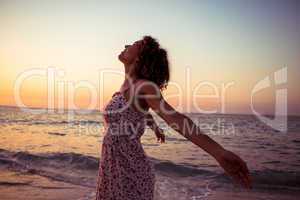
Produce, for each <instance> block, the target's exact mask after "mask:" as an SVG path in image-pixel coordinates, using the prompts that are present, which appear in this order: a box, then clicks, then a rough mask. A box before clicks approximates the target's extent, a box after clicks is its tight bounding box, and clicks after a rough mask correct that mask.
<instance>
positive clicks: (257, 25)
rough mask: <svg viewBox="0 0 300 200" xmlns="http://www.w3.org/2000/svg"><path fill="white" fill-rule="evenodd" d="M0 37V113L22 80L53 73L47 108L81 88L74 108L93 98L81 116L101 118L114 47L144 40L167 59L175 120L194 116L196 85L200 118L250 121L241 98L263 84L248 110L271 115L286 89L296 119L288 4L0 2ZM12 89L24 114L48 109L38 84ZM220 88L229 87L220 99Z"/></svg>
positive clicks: (298, 24) (39, 80)
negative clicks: (211, 115) (278, 78)
mask: <svg viewBox="0 0 300 200" xmlns="http://www.w3.org/2000/svg"><path fill="white" fill-rule="evenodd" d="M0 27H1V29H0V69H1V73H0V81H1V82H0V105H12V106H13V105H16V101H15V94H14V86H15V83H16V80H18V77H20V76H22V74H24V71H27V72H28V71H30V70H31V71H32V69H36V70H39V71H40V72H42V71H43V70H42V69H44V72H45V73H46V72H47V71H46V70H47V68H49V67H53V68H55V69H56V71H57V76H56V80H55V82H54V85H55V86H54V87H55V92H54V97H53V98H54V106H55V107H57V106H59V105H60V106H63V107H64V108H66V107H68V102H69V101H67V100H68V99H69V100H70V96H69V92H70V89H69V90H68V85H69V84H74V85H75V86H76V84H78V86H79V85H80V84H83V85H82V87H80V88H78V89H76V90H75V94H74V100H73V103H74V105H75V106H76V107H78V108H88V107H89V104H91V93H93V92H91V90H93V91H95V92H96V93H97V94H96V99H97V101H96V106H94V105H92V106H90V107H91V108H101V106H102V105H103V104H104V103H105V102H107V101H108V100H109V98H110V97H111V95H112V94H113V92H115V91H117V90H118V89H119V87H120V85H121V83H122V81H123V77H122V76H121V75H120V74H118V72H120V73H124V68H123V65H122V63H120V62H119V61H118V59H117V57H118V54H119V53H120V52H121V51H122V50H123V49H124V45H125V44H131V43H133V42H134V41H136V40H139V39H141V38H142V36H144V35H151V36H153V37H155V38H157V39H158V41H159V42H160V44H161V46H162V47H164V48H166V49H167V51H168V54H169V59H170V64H171V82H170V85H169V87H168V90H166V91H165V92H164V95H165V98H166V99H167V100H168V102H170V104H172V105H173V106H174V107H176V108H177V109H178V110H181V111H192V112H193V111H197V110H196V109H195V107H194V106H193V105H192V104H193V103H192V99H193V95H192V93H193V91H195V88H196V86H197V85H199V83H201V82H202V83H203V81H206V83H207V84H206V85H204V86H203V87H201V88H200V89H199V90H198V91H197V94H198V95H210V97H207V98H205V97H200V98H199V99H197V101H196V102H197V105H198V106H199V107H201V108H202V110H206V111H208V110H211V111H213V110H215V111H217V112H225V113H251V108H250V99H251V98H250V97H251V91H253V88H254V86H255V85H256V84H257V83H258V82H259V81H260V80H263V79H264V78H265V77H267V76H269V77H270V81H271V87H269V88H266V89H264V90H261V91H260V92H258V93H257V94H255V96H254V107H255V108H256V110H257V111H258V112H260V113H273V111H274V101H275V94H276V93H275V91H276V89H277V88H281V89H282V88H283V89H284V88H288V90H287V91H288V109H289V113H288V114H291V115H294V114H297V115H299V114H300V105H299V102H300V92H299V91H300V90H299V83H300V81H299V75H300V59H299V58H300V39H299V35H300V1H297V0H294V1H292V0H265V1H261V0H251V1H250V0H249V1H242V0H240V1H238V0H236V1H233V0H226V1H225V0H224V1H221V0H220V1H212V0H207V1H204V0H199V1H171V0H170V1H167V0H165V1H158V0H157V1H140V0H139V1H109V2H108V1H83V0H82V1H79V0H78V1H76V0H74V1H60V0H54V1H50V0H49V1H42V2H41V1H38V0H37V1H29V0H24V1H21V0H20V1H12V0H0ZM283 67H287V72H288V76H287V83H286V84H282V85H279V86H276V85H275V84H274V72H276V71H277V70H280V69H282V68H283ZM108 69H109V70H111V71H115V72H116V73H114V72H110V73H108V72H107V70H108ZM103 70H106V72H107V73H106V74H105V76H104V79H101V77H100V74H101V71H102V72H103ZM58 71H63V72H64V74H62V73H61V72H60V73H58ZM102 81H103V82H102ZM21 83H22V84H21V85H20V87H19V92H20V97H21V99H22V102H23V103H24V104H25V105H26V106H30V107H45V106H47V105H48V103H49V102H48V101H47V77H46V76H31V77H29V78H27V79H24V81H22V82H21ZM84 83H86V84H88V85H90V86H91V87H92V86H93V87H94V88H89V89H88V88H87V87H85V86H84ZM102 83H104V84H102ZM230 83H232V84H231V86H229V85H230ZM222 84H223V85H228V86H229V87H228V88H227V89H226V90H225V91H224V89H223V90H222ZM176 85H177V86H179V87H180V88H179V89H180V90H179V89H178V87H176ZM75 86H74V87H75ZM102 86H103V87H102ZM59 88H60V89H59ZM62 88H63V90H62ZM100 88H102V89H103V90H102V89H100ZM215 89H216V90H215ZM68 91H69V92H68ZM179 91H181V92H180V93H178V92H179ZM216 92H218V95H217V94H216ZM60 93H61V94H63V95H60ZM72 94H73V93H72ZM176 94H177V96H176ZM178 94H179V95H178ZM222 94H224V95H223V96H222ZM213 95H215V96H213ZM61 102H62V103H61ZM180 102H181V103H180ZM222 102H223V103H222ZM74 105H71V106H70V105H69V107H74ZM198 111H199V110H198Z"/></svg>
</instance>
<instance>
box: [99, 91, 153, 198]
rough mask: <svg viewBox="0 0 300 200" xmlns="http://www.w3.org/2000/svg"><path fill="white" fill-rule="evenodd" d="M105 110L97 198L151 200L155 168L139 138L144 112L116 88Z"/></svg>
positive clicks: (141, 132)
mask: <svg viewBox="0 0 300 200" xmlns="http://www.w3.org/2000/svg"><path fill="white" fill-rule="evenodd" d="M104 110H105V113H104V122H105V135H104V138H103V142H102V151H101V156H100V162H99V170H98V177H97V191H96V200H153V199H154V196H153V195H154V185H155V174H154V168H153V164H152V163H151V162H150V161H149V159H148V157H147V155H146V154H145V152H144V149H143V147H142V144H141V141H140V138H141V136H142V135H143V133H144V130H145V125H146V121H145V117H146V116H145V113H143V112H140V111H137V110H135V109H134V108H133V107H131V106H130V105H129V103H127V100H126V98H125V96H124V93H123V92H119V91H118V92H116V93H114V94H113V96H112V99H111V100H110V101H109V103H108V104H107V105H106V106H105V109H104Z"/></svg>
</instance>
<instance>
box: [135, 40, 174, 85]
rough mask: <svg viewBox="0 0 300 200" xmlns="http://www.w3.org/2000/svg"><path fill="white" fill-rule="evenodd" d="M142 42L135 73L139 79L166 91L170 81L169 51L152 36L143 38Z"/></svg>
mask: <svg viewBox="0 0 300 200" xmlns="http://www.w3.org/2000/svg"><path fill="white" fill-rule="evenodd" d="M142 41H143V43H142V48H141V51H140V53H139V55H138V58H137V62H136V66H135V68H134V73H135V75H136V76H137V77H138V78H141V79H146V80H149V81H152V82H154V83H155V84H157V86H158V87H159V89H160V90H163V89H166V88H167V85H168V81H169V79H170V72H169V61H168V55H167V51H166V50H165V49H163V48H161V47H160V44H159V43H158V42H157V40H156V39H155V38H153V37H151V36H143V39H142Z"/></svg>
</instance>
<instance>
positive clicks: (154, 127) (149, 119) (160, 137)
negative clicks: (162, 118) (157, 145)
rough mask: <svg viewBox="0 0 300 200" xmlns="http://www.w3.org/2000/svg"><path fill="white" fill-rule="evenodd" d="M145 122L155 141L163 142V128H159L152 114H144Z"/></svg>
mask: <svg viewBox="0 0 300 200" xmlns="http://www.w3.org/2000/svg"><path fill="white" fill-rule="evenodd" d="M146 124H147V126H149V127H150V128H151V129H152V130H153V131H154V133H155V135H156V138H157V141H158V142H161V143H164V142H165V135H164V133H163V130H162V129H161V128H159V126H158V125H157V124H156V122H155V120H154V118H153V116H152V115H151V114H150V113H148V114H147V115H146Z"/></svg>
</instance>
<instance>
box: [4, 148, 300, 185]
mask: <svg viewBox="0 0 300 200" xmlns="http://www.w3.org/2000/svg"><path fill="white" fill-rule="evenodd" d="M150 160H151V162H152V163H153V164H154V167H155V170H156V172H157V173H158V174H160V175H163V176H167V177H178V178H180V177H199V178H202V179H203V178H204V179H213V180H214V181H215V182H219V183H230V182H231V181H230V179H229V178H228V177H227V176H225V174H223V173H221V172H215V171H209V170H206V169H205V170H204V169H201V166H200V167H198V168H197V167H196V166H195V165H189V164H184V165H183V164H176V163H173V162H171V161H168V160H158V159H155V158H152V157H150ZM98 167H99V158H96V157H93V156H88V155H83V154H78V153H73V152H69V153H59V152H56V153H40V154H32V153H29V152H26V151H19V152H12V151H8V150H5V149H0V169H1V168H2V169H10V170H16V171H21V172H25V173H31V174H38V175H41V176H45V177H48V178H52V179H55V180H59V181H65V182H71V183H73V184H79V185H84V186H88V187H94V184H95V176H96V175H97V170H98ZM86 172H90V174H92V176H90V177H87V176H85V174H86ZM251 175H252V177H253V181H254V187H255V186H257V187H260V186H262V185H265V186H276V187H278V186H282V187H297V188H299V187H300V173H299V172H289V171H276V170H270V169H265V170H262V171H251ZM3 184H5V183H3Z"/></svg>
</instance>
